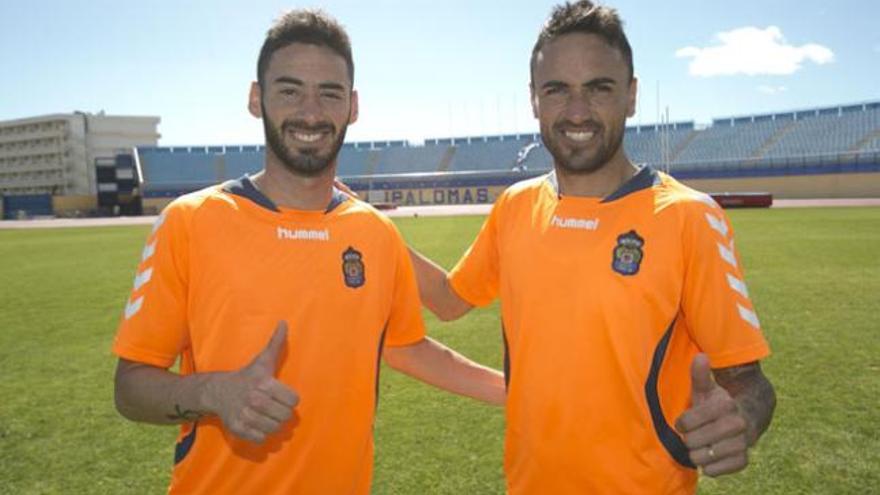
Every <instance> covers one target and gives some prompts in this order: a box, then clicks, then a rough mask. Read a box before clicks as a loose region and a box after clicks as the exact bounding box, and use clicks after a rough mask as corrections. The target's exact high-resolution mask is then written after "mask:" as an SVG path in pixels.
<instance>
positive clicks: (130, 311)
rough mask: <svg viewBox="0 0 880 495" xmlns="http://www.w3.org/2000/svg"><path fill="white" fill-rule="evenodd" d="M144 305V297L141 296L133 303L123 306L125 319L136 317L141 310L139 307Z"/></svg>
mask: <svg viewBox="0 0 880 495" xmlns="http://www.w3.org/2000/svg"><path fill="white" fill-rule="evenodd" d="M143 305H144V296H141V297H139V298H137V299H135V300H134V301H130V302H129V303H128V304H126V305H125V319H126V320H127V319H129V318H131V317H132V316H134V315H136V314H137V312H138V311H140V310H141V306H143Z"/></svg>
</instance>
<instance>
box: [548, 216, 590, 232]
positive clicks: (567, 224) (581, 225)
mask: <svg viewBox="0 0 880 495" xmlns="http://www.w3.org/2000/svg"><path fill="white" fill-rule="evenodd" d="M550 225H552V226H554V227H559V228H561V229H583V230H597V229H598V228H599V219H598V218H593V219H590V220H587V219H585V218H559V217H557V216H556V215H553V218H552V219H551V220H550Z"/></svg>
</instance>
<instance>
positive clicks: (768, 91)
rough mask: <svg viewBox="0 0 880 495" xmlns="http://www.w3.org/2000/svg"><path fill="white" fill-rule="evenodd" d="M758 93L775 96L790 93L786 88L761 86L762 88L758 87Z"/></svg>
mask: <svg viewBox="0 0 880 495" xmlns="http://www.w3.org/2000/svg"><path fill="white" fill-rule="evenodd" d="M758 91H760V92H762V93H766V94H768V95H775V94H779V93H785V92H786V91H788V88H787V87H785V86H767V85H761V86H758Z"/></svg>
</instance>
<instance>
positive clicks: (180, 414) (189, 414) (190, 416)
mask: <svg viewBox="0 0 880 495" xmlns="http://www.w3.org/2000/svg"><path fill="white" fill-rule="evenodd" d="M202 416H204V414H202V413H200V412H198V411H190V410H189V409H187V410H186V411H183V410H181V409H180V404H174V414H169V415H168V419H172V420H175V421H176V420H181V419H182V420H184V421H196V420H198V419H199V418H201V417H202Z"/></svg>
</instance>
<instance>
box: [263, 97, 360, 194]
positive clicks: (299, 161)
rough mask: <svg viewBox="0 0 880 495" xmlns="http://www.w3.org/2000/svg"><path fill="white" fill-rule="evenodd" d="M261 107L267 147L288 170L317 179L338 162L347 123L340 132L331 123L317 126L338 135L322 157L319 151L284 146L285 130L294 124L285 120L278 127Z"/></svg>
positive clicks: (264, 108)
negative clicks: (299, 150)
mask: <svg viewBox="0 0 880 495" xmlns="http://www.w3.org/2000/svg"><path fill="white" fill-rule="evenodd" d="M260 106H261V107H262V110H263V131H264V133H265V135H266V146H268V147H269V149H270V150H271V151H272V153H274V154H275V156H277V157H278V159H279V160H281V163H282V164H283V165H284V167H285V168H286V169H287V170H289V171H290V172H292V173H294V174H296V175H299V176H302V177H317V176H319V175H321V174H322V173H323V172H324V171H325V170H326V169H327V168H328V167H330V166H331V165H332V164H334V163H335V162H336V157H337V156H339V150H340V149H341V148H342V143H343V142H344V141H345V133H346V131H347V130H348V123H347V122H346V123H345V125H343V126H342V129H340V130H339V132H335V131H336V128H335V127H334V126H333V124H330V123H322V124H320V125H319V126H317V127H322V128H327V127H328V126H329V127H330V128H332V131H333V132H334V133H335V134H336V140H335V141H334V142H333V145H332V146H331V148H330V152H329V153H327V154H325V155H320V154H318V153H317V151H311V150H310V151H306V152H297V151H295V150H292V149H290V147H288V146H287V145H286V144H284V136H283V133H284V131H285V128H286V127H289V126H292V125H294V122H292V121H289V120H285V121H284V122H283V123H282V124H281V126H280V127H279V126H276V125H275V123H274V122H272V120H271V119H270V118H269V115H268V114H267V113H266V107H265V106H264V105H263V103H262V102H260ZM299 127H305V126H299Z"/></svg>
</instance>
